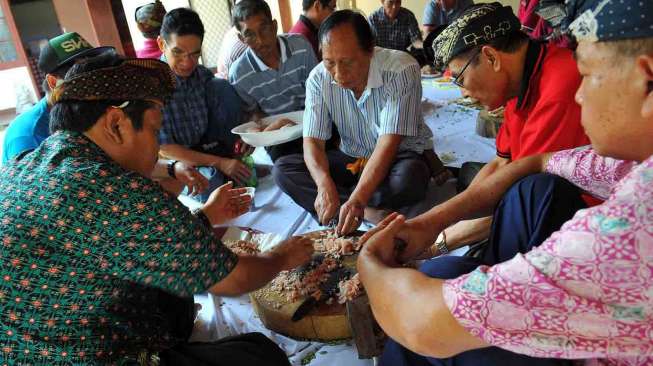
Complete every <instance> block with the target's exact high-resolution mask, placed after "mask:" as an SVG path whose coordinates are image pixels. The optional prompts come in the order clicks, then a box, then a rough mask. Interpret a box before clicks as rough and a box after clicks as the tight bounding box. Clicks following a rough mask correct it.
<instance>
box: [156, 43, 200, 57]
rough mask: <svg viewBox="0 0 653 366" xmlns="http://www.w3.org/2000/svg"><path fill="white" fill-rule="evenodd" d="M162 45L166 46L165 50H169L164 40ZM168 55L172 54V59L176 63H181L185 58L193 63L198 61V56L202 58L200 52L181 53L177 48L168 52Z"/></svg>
mask: <svg viewBox="0 0 653 366" xmlns="http://www.w3.org/2000/svg"><path fill="white" fill-rule="evenodd" d="M163 43H164V44H165V45H166V48H168V49H170V46H169V45H168V43H167V42H166V41H165V40H164V41H163ZM170 53H171V54H172V57H173V58H174V59H175V60H177V61H182V60H184V59H185V58H188V59H189V60H191V61H193V62H197V61H198V60H199V59H200V56H202V50H199V51H195V52H183V51H180V50H179V49H177V48H173V49H171V50H170Z"/></svg>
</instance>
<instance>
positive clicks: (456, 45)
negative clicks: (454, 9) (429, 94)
mask: <svg viewBox="0 0 653 366" xmlns="http://www.w3.org/2000/svg"><path fill="white" fill-rule="evenodd" d="M520 29H521V23H519V19H518V18H517V17H516V16H515V14H514V13H513V12H512V8H510V7H509V6H502V5H501V4H499V3H497V2H495V3H491V4H482V5H474V6H472V7H471V8H469V9H467V10H465V12H464V13H463V14H461V15H460V16H459V17H458V18H456V20H454V21H453V22H452V23H451V24H449V26H447V28H446V29H445V30H444V31H442V33H440V35H439V36H438V37H437V38H436V39H435V41H434V42H433V51H434V52H435V67H436V69H438V70H444V69H445V68H446V67H447V65H448V64H449V62H450V61H451V60H452V59H453V58H454V57H456V56H458V55H460V54H461V53H463V52H465V51H467V50H469V49H472V48H474V47H477V46H482V45H485V44H488V43H489V42H490V41H492V40H493V39H495V38H498V37H502V36H506V35H508V34H510V33H512V32H518V31H519V30H520Z"/></svg>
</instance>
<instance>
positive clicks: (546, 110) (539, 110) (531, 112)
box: [497, 42, 590, 160]
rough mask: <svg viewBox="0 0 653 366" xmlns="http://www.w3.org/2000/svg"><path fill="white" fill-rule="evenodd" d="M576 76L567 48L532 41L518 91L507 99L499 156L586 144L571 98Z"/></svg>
mask: <svg viewBox="0 0 653 366" xmlns="http://www.w3.org/2000/svg"><path fill="white" fill-rule="evenodd" d="M580 81H581V78H580V74H579V73H578V68H577V67H576V61H575V60H574V58H573V55H572V52H571V51H570V50H568V49H563V48H558V47H556V46H554V45H550V44H549V45H544V44H541V43H536V42H530V44H529V46H528V51H527V55H526V63H525V65H524V78H523V81H522V87H521V92H520V94H519V96H518V97H517V98H513V99H511V100H510V101H508V103H507V104H506V109H505V112H504V120H503V125H502V126H501V128H500V129H499V134H498V135H497V155H498V156H500V157H503V158H508V159H511V160H517V159H520V158H523V157H526V156H529V155H535V154H539V153H543V152H553V151H560V150H565V149H569V148H573V147H577V146H583V145H588V144H589V143H590V141H589V139H588V138H587V136H586V135H585V132H584V130H583V127H582V126H581V124H580V106H579V105H578V104H576V102H575V101H574V94H575V93H576V90H577V89H578V87H579V86H580Z"/></svg>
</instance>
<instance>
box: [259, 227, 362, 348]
mask: <svg viewBox="0 0 653 366" xmlns="http://www.w3.org/2000/svg"><path fill="white" fill-rule="evenodd" d="M319 235H320V232H315V233H310V234H306V235H305V236H306V237H308V238H317V237H319ZM356 257H357V256H356V255H352V256H346V257H344V259H343V266H345V267H348V268H352V269H354V270H355V269H356ZM270 286H271V285H270V284H267V285H266V286H265V287H263V288H261V289H259V290H257V291H255V292H252V293H250V299H251V301H252V305H253V307H254V311H255V312H256V314H257V315H258V316H259V317H260V318H261V321H262V322H263V324H264V325H265V327H266V328H268V329H270V330H273V331H275V332H278V333H281V334H284V335H286V336H289V337H292V338H299V339H310V340H317V341H332V340H338V339H345V338H351V331H350V329H349V323H348V321H347V315H346V308H345V305H344V304H338V303H337V302H335V301H334V302H333V303H332V304H330V305H327V304H321V305H319V306H317V307H316V308H314V309H313V310H311V311H310V312H309V313H308V315H306V316H305V317H304V318H302V319H300V320H299V321H297V322H293V321H292V320H291V318H292V316H293V314H294V313H295V310H297V308H298V307H299V305H301V303H302V302H303V299H300V300H298V301H295V302H289V301H288V300H287V299H286V298H285V296H284V295H282V294H281V293H279V292H277V291H273V290H272V289H271V288H270Z"/></svg>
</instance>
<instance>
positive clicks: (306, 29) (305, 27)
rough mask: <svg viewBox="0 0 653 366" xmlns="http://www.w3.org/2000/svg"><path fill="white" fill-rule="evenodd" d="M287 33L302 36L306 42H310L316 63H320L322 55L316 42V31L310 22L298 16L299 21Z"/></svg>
mask: <svg viewBox="0 0 653 366" xmlns="http://www.w3.org/2000/svg"><path fill="white" fill-rule="evenodd" d="M288 33H297V34H301V35H302V36H304V37H306V39H307V40H308V42H310V44H311V46H313V51H315V56H316V57H317V60H318V61H322V53H321V52H320V48H319V45H318V40H317V33H318V29H317V28H316V27H315V26H314V25H313V23H311V21H310V20H309V19H308V18H307V17H305V16H303V15H300V16H299V20H298V21H297V23H295V25H293V26H292V28H290V30H289V31H288Z"/></svg>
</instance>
